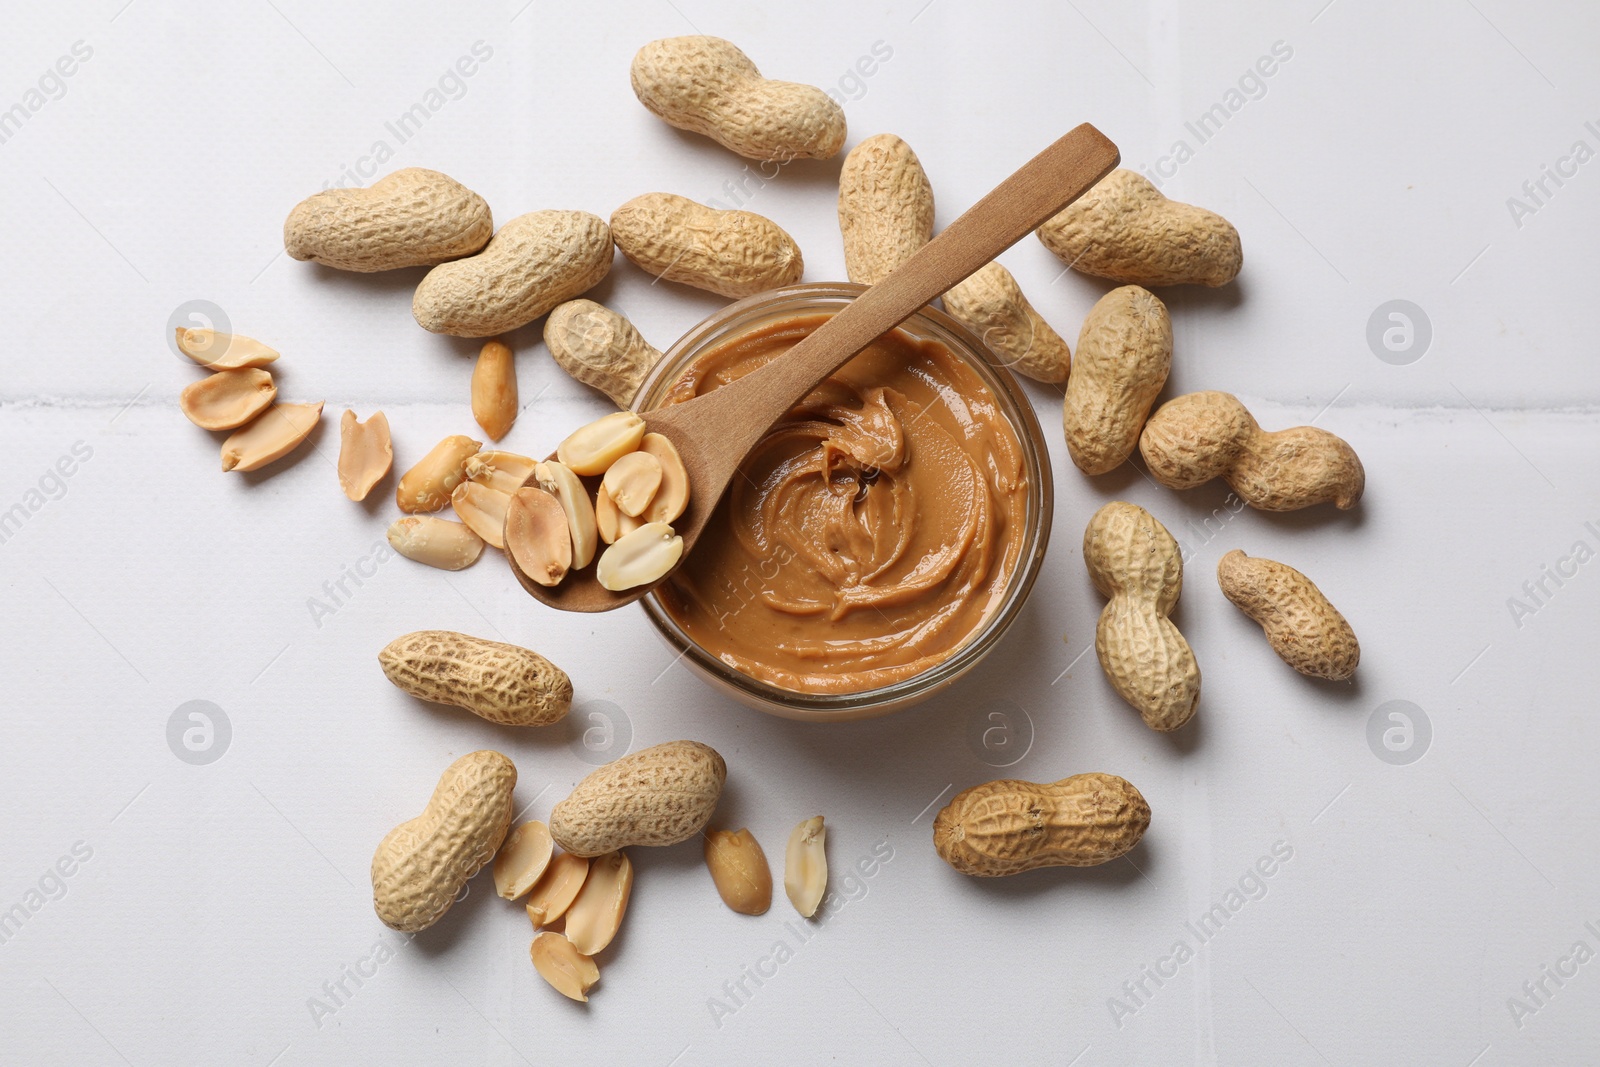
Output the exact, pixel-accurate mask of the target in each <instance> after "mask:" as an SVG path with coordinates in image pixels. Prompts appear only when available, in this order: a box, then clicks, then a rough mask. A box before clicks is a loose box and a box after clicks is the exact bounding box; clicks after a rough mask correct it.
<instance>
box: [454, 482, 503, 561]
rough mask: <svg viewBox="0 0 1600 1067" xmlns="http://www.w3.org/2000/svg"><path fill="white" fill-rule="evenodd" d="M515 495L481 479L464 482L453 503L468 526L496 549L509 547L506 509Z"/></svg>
mask: <svg viewBox="0 0 1600 1067" xmlns="http://www.w3.org/2000/svg"><path fill="white" fill-rule="evenodd" d="M510 505H511V495H510V494H509V493H502V492H501V491H500V490H498V489H490V488H489V487H488V486H487V485H479V484H478V483H477V482H462V483H461V484H460V485H457V486H456V487H455V489H453V490H452V491H451V493H450V506H451V507H452V508H454V509H455V513H456V518H458V519H460V520H461V521H462V522H463V523H465V524H466V526H467V529H469V530H471V531H472V532H473V533H475V534H477V535H478V536H479V537H481V538H483V539H484V541H485V542H487V543H488V544H490V545H493V546H494V547H495V548H505V547H506V540H505V530H506V508H508V507H509V506H510Z"/></svg>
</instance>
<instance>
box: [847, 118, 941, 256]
mask: <svg viewBox="0 0 1600 1067" xmlns="http://www.w3.org/2000/svg"><path fill="white" fill-rule="evenodd" d="M839 232H840V234H841V235H843V237H844V266H845V273H846V274H847V275H848V276H849V278H850V280H851V281H853V282H860V283H861V284H862V285H877V284H878V283H879V282H881V281H883V279H885V278H887V277H888V276H889V272H890V271H892V270H894V269H895V268H896V267H898V266H899V265H900V264H902V263H904V262H905V261H906V260H907V259H910V258H911V254H912V253H913V252H915V251H916V250H917V249H919V248H921V247H922V246H923V245H925V244H927V243H928V241H929V239H930V238H932V237H933V186H932V185H931V184H930V183H929V182H928V175H927V172H926V171H924V170H923V169H922V163H921V161H920V160H918V159H917V154H916V153H915V152H913V151H912V150H911V146H910V145H908V144H906V143H905V142H904V141H902V140H901V139H900V138H898V137H896V136H895V135H894V134H892V133H880V134H878V135H876V136H874V137H868V138H867V139H866V140H865V141H862V142H861V143H860V144H858V145H856V146H855V147H854V148H852V149H851V150H850V154H849V155H847V156H845V157H844V166H843V168H842V169H840V171H839Z"/></svg>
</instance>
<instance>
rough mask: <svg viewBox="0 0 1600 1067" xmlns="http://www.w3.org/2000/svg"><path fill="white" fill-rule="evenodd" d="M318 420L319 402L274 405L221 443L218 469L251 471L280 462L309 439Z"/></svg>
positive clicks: (319, 413)
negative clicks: (275, 461) (278, 460)
mask: <svg viewBox="0 0 1600 1067" xmlns="http://www.w3.org/2000/svg"><path fill="white" fill-rule="evenodd" d="M321 418H322V401H320V400H318V401H317V402H316V403H314V404H274V405H272V406H271V407H269V408H268V409H267V410H266V411H263V412H262V413H261V414H260V415H259V416H257V417H256V420H255V421H254V422H252V423H251V424H250V425H248V426H246V427H245V428H244V429H242V430H235V431H234V432H233V435H232V436H231V437H229V438H228V439H227V440H226V441H224V442H222V469H223V470H225V471H253V470H259V469H260V468H262V467H265V466H266V465H267V464H268V463H271V462H272V461H273V460H275V459H281V458H283V457H284V456H287V455H288V454H289V453H290V452H293V451H294V450H295V448H296V447H297V446H298V445H299V444H300V442H301V441H304V440H305V439H306V438H307V437H310V436H311V431H312V430H314V429H316V428H317V423H318V421H320V420H321Z"/></svg>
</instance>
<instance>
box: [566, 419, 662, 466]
mask: <svg viewBox="0 0 1600 1067" xmlns="http://www.w3.org/2000/svg"><path fill="white" fill-rule="evenodd" d="M643 439H644V420H643V419H641V418H640V417H639V416H637V415H635V414H634V413H633V412H631V411H614V412H612V413H611V414H609V415H603V416H601V417H600V418H598V419H596V420H594V421H593V422H591V423H589V424H588V425H587V426H580V427H578V428H577V429H576V430H574V431H572V433H570V434H568V435H567V439H566V440H565V441H562V442H561V443H560V444H559V445H557V446H556V458H557V459H559V460H560V461H561V462H562V463H565V464H566V465H567V466H568V467H571V468H572V472H573V473H574V474H581V475H583V476H584V477H588V476H589V475H593V474H604V473H605V472H606V468H607V467H609V466H611V465H612V464H613V463H615V462H616V461H617V460H619V459H621V458H622V457H623V456H625V455H627V454H628V453H629V452H632V451H633V450H634V449H636V448H638V447H639V442H640V441H641V440H643Z"/></svg>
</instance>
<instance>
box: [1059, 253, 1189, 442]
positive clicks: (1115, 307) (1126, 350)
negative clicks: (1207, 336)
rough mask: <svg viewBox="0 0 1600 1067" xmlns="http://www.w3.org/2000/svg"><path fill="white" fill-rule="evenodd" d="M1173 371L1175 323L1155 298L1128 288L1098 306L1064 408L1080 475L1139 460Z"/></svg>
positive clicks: (1087, 324)
mask: <svg viewBox="0 0 1600 1067" xmlns="http://www.w3.org/2000/svg"><path fill="white" fill-rule="evenodd" d="M1171 369H1172V319H1171V318H1170V317H1169V316H1168V315H1167V306H1166V305H1165V304H1163V303H1162V302H1161V301H1160V300H1158V299H1156V297H1155V295H1154V294H1153V293H1151V292H1150V291H1149V290H1147V289H1141V288H1140V287H1139V286H1137V285H1125V286H1123V287H1122V288H1120V289H1113V290H1111V292H1109V293H1107V294H1106V295H1105V296H1103V297H1101V298H1100V299H1099V300H1098V301H1096V302H1095V305H1094V307H1093V308H1091V309H1090V311H1089V316H1088V318H1086V319H1084V320H1083V330H1082V331H1081V332H1080V333H1079V334H1078V358H1077V362H1076V364H1075V365H1074V366H1073V368H1072V377H1071V378H1070V379H1069V380H1068V381H1067V394H1066V398H1065V399H1064V400H1063V401H1062V407H1061V420H1062V425H1063V427H1064V428H1065V430H1066V434H1067V451H1068V452H1069V453H1071V455H1072V462H1074V463H1076V464H1077V465H1078V468H1079V469H1080V470H1082V471H1083V472H1084V473H1085V474H1105V473H1107V472H1108V471H1112V470H1115V469H1116V468H1118V467H1120V466H1122V464H1123V462H1124V461H1125V460H1126V459H1127V458H1128V457H1129V456H1131V455H1133V453H1134V451H1135V450H1136V449H1137V448H1138V447H1139V431H1140V430H1143V429H1144V423H1145V419H1147V418H1149V416H1150V406H1151V405H1152V404H1154V403H1155V401H1156V397H1157V396H1158V395H1159V394H1160V392H1161V387H1162V386H1164V385H1166V383H1167V374H1168V372H1169V371H1170V370H1171Z"/></svg>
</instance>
